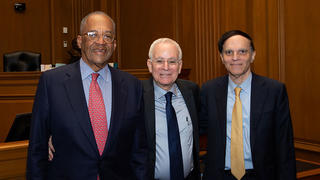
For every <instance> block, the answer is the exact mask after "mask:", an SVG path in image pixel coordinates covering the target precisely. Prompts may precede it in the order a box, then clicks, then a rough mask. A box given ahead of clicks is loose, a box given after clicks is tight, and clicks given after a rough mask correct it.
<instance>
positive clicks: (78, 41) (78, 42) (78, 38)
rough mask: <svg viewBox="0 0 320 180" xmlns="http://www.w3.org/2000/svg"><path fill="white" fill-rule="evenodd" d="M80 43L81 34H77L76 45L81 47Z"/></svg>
mask: <svg viewBox="0 0 320 180" xmlns="http://www.w3.org/2000/svg"><path fill="white" fill-rule="evenodd" d="M81 43H82V36H80V35H78V36H77V44H78V47H79V48H80V49H81Z"/></svg>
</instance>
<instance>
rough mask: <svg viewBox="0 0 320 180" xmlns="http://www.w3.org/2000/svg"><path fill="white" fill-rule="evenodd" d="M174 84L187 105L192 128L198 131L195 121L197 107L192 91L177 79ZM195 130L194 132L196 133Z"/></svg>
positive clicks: (196, 119)
mask: <svg viewBox="0 0 320 180" xmlns="http://www.w3.org/2000/svg"><path fill="white" fill-rule="evenodd" d="M176 84H177V86H178V88H179V90H180V92H181V94H182V96H183V99H184V101H185V103H186V105H187V108H188V111H189V113H190V116H191V121H192V126H193V127H194V128H193V129H194V130H195V129H196V130H197V132H198V124H197V123H196V122H197V121H198V118H197V117H198V116H197V107H196V106H195V104H196V102H195V100H194V98H193V92H192V91H191V90H190V89H187V88H186V87H185V86H183V84H182V83H181V81H180V80H179V79H177V81H176ZM197 132H196V133H197Z"/></svg>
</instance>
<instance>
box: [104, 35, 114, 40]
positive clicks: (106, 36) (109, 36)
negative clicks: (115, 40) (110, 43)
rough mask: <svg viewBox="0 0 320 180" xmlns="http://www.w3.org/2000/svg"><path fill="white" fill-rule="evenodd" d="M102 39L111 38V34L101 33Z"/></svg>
mask: <svg viewBox="0 0 320 180" xmlns="http://www.w3.org/2000/svg"><path fill="white" fill-rule="evenodd" d="M103 38H104V39H112V35H111V34H105V35H103Z"/></svg>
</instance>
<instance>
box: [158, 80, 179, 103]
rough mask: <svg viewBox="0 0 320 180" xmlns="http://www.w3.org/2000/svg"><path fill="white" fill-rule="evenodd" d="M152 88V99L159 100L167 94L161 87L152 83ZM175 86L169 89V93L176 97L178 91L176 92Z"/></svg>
mask: <svg viewBox="0 0 320 180" xmlns="http://www.w3.org/2000/svg"><path fill="white" fill-rule="evenodd" d="M153 87H154V92H155V93H154V97H155V99H160V98H162V97H164V95H165V94H166V93H167V92H168V91H166V90H164V89H162V88H161V87H159V86H158V84H157V83H156V82H155V81H153ZM177 88H178V87H177V84H176V83H174V84H173V85H172V87H171V89H170V90H169V91H171V92H172V93H173V96H177V95H178V91H177Z"/></svg>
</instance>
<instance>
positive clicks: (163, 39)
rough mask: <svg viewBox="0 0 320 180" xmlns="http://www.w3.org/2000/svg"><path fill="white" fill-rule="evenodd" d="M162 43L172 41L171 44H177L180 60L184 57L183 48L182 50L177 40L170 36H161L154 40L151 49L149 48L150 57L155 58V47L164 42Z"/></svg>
mask: <svg viewBox="0 0 320 180" xmlns="http://www.w3.org/2000/svg"><path fill="white" fill-rule="evenodd" d="M162 43H171V44H173V45H175V46H176V48H177V50H178V60H181V59H182V50H181V48H180V46H179V44H178V43H177V42H176V41H175V40H172V39H170V38H160V39H157V40H155V41H153V43H152V44H151V46H150V49H149V59H152V58H153V51H154V47H155V46H156V45H158V44H162Z"/></svg>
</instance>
